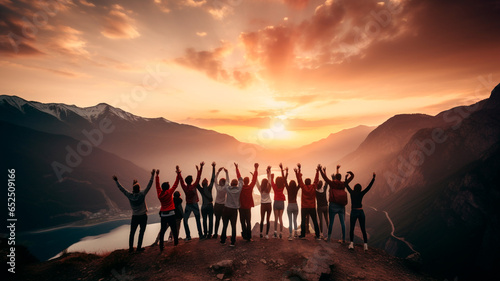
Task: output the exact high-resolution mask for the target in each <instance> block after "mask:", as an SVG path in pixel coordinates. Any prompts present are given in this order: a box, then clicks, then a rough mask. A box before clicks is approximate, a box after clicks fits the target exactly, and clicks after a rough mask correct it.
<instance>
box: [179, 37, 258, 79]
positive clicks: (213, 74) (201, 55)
mask: <svg viewBox="0 0 500 281" xmlns="http://www.w3.org/2000/svg"><path fill="white" fill-rule="evenodd" d="M231 52H232V47H231V45H230V44H229V43H227V42H222V46H221V47H218V48H215V49H213V50H211V51H196V50H195V49H194V48H187V49H186V50H185V54H184V56H183V57H179V58H177V59H175V62H177V63H178V64H180V65H183V66H186V67H189V68H191V69H195V70H198V71H201V72H204V73H205V74H206V75H207V76H208V77H210V78H212V79H213V80H215V81H219V82H223V83H233V84H235V85H237V86H238V87H240V88H245V87H247V86H248V85H250V84H251V81H252V79H253V78H252V75H251V74H250V73H248V72H243V71H240V70H237V69H233V70H229V69H226V68H224V66H223V62H222V59H223V58H224V57H225V56H227V55H228V54H230V53H231Z"/></svg>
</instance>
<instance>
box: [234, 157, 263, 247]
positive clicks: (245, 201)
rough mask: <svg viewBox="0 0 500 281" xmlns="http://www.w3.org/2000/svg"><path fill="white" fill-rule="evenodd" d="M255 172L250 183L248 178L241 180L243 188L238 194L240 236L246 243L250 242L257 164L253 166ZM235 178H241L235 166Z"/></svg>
mask: <svg viewBox="0 0 500 281" xmlns="http://www.w3.org/2000/svg"><path fill="white" fill-rule="evenodd" d="M254 167H255V171H254V172H253V174H252V182H250V178H248V177H245V178H244V179H243V188H242V189H241V193H240V222H241V236H242V237H243V239H245V240H247V241H252V208H253V207H254V206H255V205H254V203H253V195H252V194H253V188H254V186H255V183H256V182H257V175H258V172H257V169H258V168H259V164H258V163H255V164H254ZM236 176H237V178H240V177H241V174H240V169H239V168H238V165H236Z"/></svg>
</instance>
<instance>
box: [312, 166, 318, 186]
mask: <svg viewBox="0 0 500 281" xmlns="http://www.w3.org/2000/svg"><path fill="white" fill-rule="evenodd" d="M318 182H319V169H316V175H315V176H314V182H313V184H314V185H318Z"/></svg>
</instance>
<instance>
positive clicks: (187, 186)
mask: <svg viewBox="0 0 500 281" xmlns="http://www.w3.org/2000/svg"><path fill="white" fill-rule="evenodd" d="M204 165H205V162H201V163H200V167H198V166H196V171H197V173H196V180H195V181H194V183H193V177H192V176H187V177H186V183H184V180H183V179H182V177H181V186H182V189H183V190H184V194H186V208H185V209H184V231H185V232H186V241H189V240H191V232H190V231H189V224H188V219H189V216H190V215H191V213H194V218H195V220H196V228H197V229H198V236H199V237H200V239H203V231H202V229H201V222H200V207H199V206H198V201H199V199H198V193H197V192H196V187H197V186H198V184H199V183H200V177H201V172H202V171H203V166H204Z"/></svg>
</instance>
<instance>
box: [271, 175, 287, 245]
mask: <svg viewBox="0 0 500 281" xmlns="http://www.w3.org/2000/svg"><path fill="white" fill-rule="evenodd" d="M267 173H268V174H270V173H271V166H268V168H267ZM269 178H270V179H271V180H270V183H271V187H272V189H273V192H274V204H273V212H274V235H273V238H278V232H277V230H278V222H279V224H280V233H279V238H280V239H281V238H282V237H283V236H282V234H281V233H282V232H283V212H284V210H285V200H286V197H285V194H284V193H283V191H285V179H284V178H283V177H277V178H276V183H275V182H274V174H271V176H270V177H269V175H268V179H269Z"/></svg>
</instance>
